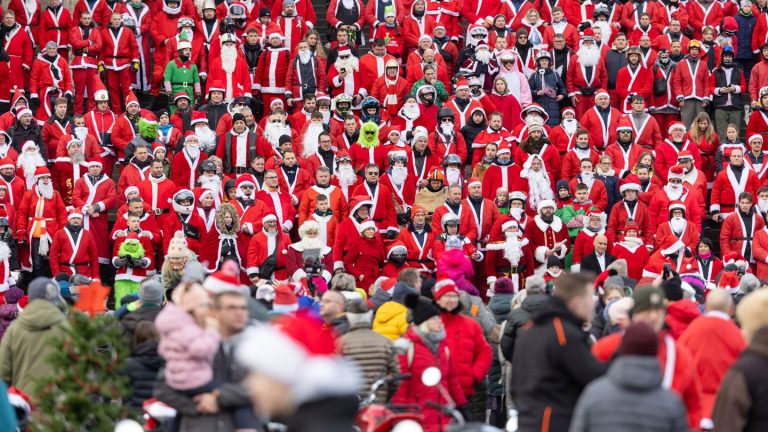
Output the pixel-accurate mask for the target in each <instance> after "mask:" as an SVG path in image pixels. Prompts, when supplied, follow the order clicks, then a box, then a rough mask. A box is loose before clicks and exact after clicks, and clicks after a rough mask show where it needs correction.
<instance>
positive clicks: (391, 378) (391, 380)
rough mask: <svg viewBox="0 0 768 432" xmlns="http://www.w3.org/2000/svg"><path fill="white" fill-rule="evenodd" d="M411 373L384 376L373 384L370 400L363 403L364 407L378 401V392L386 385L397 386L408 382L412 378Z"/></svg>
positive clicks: (369, 395)
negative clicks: (396, 384)
mask: <svg viewBox="0 0 768 432" xmlns="http://www.w3.org/2000/svg"><path fill="white" fill-rule="evenodd" d="M411 376H412V375H411V373H410V372H406V373H401V374H394V375H387V376H383V377H381V378H379V379H377V380H376V381H374V382H373V384H371V389H370V391H369V392H368V398H366V400H365V401H364V402H363V404H364V405H370V404H372V403H373V402H374V401H375V400H376V391H378V390H379V387H381V386H383V385H384V384H395V383H399V382H400V381H402V380H406V379H409V378H411Z"/></svg>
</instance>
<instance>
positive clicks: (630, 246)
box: [611, 237, 649, 280]
mask: <svg viewBox="0 0 768 432" xmlns="http://www.w3.org/2000/svg"><path fill="white" fill-rule="evenodd" d="M611 255H613V256H614V257H615V258H616V259H617V260H620V259H623V260H625V261H626V262H627V276H629V277H630V278H632V279H634V280H640V279H641V278H642V277H643V268H645V266H646V264H648V259H649V252H648V248H647V247H645V245H644V244H643V241H642V239H639V238H636V237H635V238H625V239H624V240H623V241H621V242H620V243H614V244H613V249H611Z"/></svg>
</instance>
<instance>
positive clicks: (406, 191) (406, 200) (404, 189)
mask: <svg viewBox="0 0 768 432" xmlns="http://www.w3.org/2000/svg"><path fill="white" fill-rule="evenodd" d="M379 182H381V184H383V185H384V186H386V187H387V188H388V189H389V190H391V191H392V192H393V198H394V200H395V202H397V205H398V206H400V208H401V209H402V211H403V212H405V209H407V208H410V207H411V205H412V204H413V203H414V201H416V177H415V176H413V175H408V176H406V178H405V181H403V184H401V185H399V186H398V185H396V184H394V183H393V182H392V177H391V176H390V175H389V174H388V173H384V175H382V176H381V178H379ZM395 210H397V208H395Z"/></svg>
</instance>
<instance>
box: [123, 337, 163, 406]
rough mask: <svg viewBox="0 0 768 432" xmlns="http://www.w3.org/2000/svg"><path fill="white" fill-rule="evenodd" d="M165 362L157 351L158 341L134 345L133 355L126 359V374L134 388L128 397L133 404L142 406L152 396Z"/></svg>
mask: <svg viewBox="0 0 768 432" xmlns="http://www.w3.org/2000/svg"><path fill="white" fill-rule="evenodd" d="M164 363H165V362H164V361H163V358H162V357H160V355H159V354H158V353H157V341H147V342H143V343H140V344H138V345H136V346H135V347H133V349H132V350H131V356H130V357H128V359H127V360H126V361H125V374H126V375H128V379H129V380H130V382H131V389H132V390H133V392H132V393H131V396H130V397H129V398H128V402H129V403H130V404H131V406H133V407H136V408H141V404H142V403H143V402H144V401H145V400H147V399H150V398H151V397H152V389H153V387H154V385H155V380H156V379H157V373H158V371H160V368H161V367H163V364H164Z"/></svg>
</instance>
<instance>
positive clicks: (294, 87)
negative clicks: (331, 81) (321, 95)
mask: <svg viewBox="0 0 768 432" xmlns="http://www.w3.org/2000/svg"><path fill="white" fill-rule="evenodd" d="M300 61H301V60H300V59H299V56H298V55H296V56H295V57H294V58H293V60H292V61H291V63H290V65H289V67H288V70H287V71H286V78H285V95H286V97H287V98H292V99H294V100H297V101H302V100H303V99H304V92H305V91H306V90H305V87H304V84H305V83H303V82H302V81H301V80H302V76H301V73H300V71H299V62H300ZM309 64H310V65H311V66H310V69H311V71H312V73H313V75H314V77H315V83H316V85H317V90H318V91H322V90H324V89H326V88H328V83H327V81H326V78H325V68H324V67H322V65H321V64H320V61H319V60H318V59H317V58H316V57H315V56H310V60H309ZM295 114H296V113H294V115H295ZM307 120H309V119H307ZM291 124H292V125H294V127H296V128H301V125H299V124H295V123H294V122H291Z"/></svg>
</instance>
